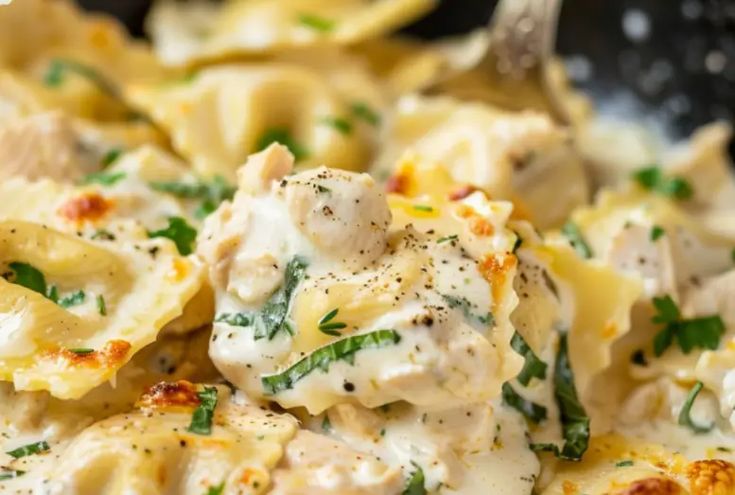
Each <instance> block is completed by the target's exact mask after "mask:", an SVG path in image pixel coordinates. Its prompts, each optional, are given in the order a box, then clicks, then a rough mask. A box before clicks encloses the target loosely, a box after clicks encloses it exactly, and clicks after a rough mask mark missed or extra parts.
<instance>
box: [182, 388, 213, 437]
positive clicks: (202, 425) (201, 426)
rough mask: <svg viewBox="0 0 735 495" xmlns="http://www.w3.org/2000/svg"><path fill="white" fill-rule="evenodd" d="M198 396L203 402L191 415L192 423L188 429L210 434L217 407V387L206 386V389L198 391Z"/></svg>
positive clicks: (200, 433)
mask: <svg viewBox="0 0 735 495" xmlns="http://www.w3.org/2000/svg"><path fill="white" fill-rule="evenodd" d="M197 397H199V400H200V401H201V402H200V403H199V405H198V406H197V408H196V409H194V414H192V415H191V423H190V424H189V427H188V428H187V431H190V432H192V433H196V434H197V435H209V434H210V433H212V418H213V417H214V408H215V407H217V388H216V387H204V390H202V391H201V392H197Z"/></svg>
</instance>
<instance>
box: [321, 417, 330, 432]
mask: <svg viewBox="0 0 735 495" xmlns="http://www.w3.org/2000/svg"><path fill="white" fill-rule="evenodd" d="M322 431H323V432H326V433H328V432H330V431H332V422H331V421H329V416H328V415H327V413H324V419H323V420H322Z"/></svg>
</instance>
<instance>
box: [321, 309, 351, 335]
mask: <svg viewBox="0 0 735 495" xmlns="http://www.w3.org/2000/svg"><path fill="white" fill-rule="evenodd" d="M337 313H339V309H337V308H334V309H333V310H331V311H329V312H328V313H327V314H325V315H324V316H322V317H321V319H320V320H319V323H318V325H319V331H320V332H322V333H325V334H327V335H331V336H333V337H341V336H342V334H341V333H339V332H338V331H337V330H341V329H343V328H345V327H347V324H346V323H342V322H339V321H332V320H333V319H334V317H335V316H337Z"/></svg>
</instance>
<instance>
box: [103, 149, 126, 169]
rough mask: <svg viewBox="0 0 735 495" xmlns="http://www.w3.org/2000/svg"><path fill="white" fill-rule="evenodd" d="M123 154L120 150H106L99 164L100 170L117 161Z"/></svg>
mask: <svg viewBox="0 0 735 495" xmlns="http://www.w3.org/2000/svg"><path fill="white" fill-rule="evenodd" d="M122 154H123V150H122V149H120V148H110V149H109V150H107V152H106V153H105V154H104V155H102V159H101V160H100V163H101V164H102V168H107V167H109V166H110V165H112V164H113V163H115V162H116V161H117V159H118V158H120V155H122Z"/></svg>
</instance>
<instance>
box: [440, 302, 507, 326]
mask: <svg viewBox="0 0 735 495" xmlns="http://www.w3.org/2000/svg"><path fill="white" fill-rule="evenodd" d="M441 296H442V299H444V301H445V302H446V303H447V304H448V305H449V307H450V308H452V309H454V308H459V309H460V310H462V314H464V317H465V318H467V319H468V320H470V321H476V322H478V323H480V324H481V325H492V324H494V323H495V319H494V318H493V314H492V313H491V312H489V311H488V312H487V313H486V314H484V315H479V314H476V313H474V312H473V311H472V303H471V302H470V301H469V300H468V299H467V298H466V297H457V296H450V295H448V294H442V295H441Z"/></svg>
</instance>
